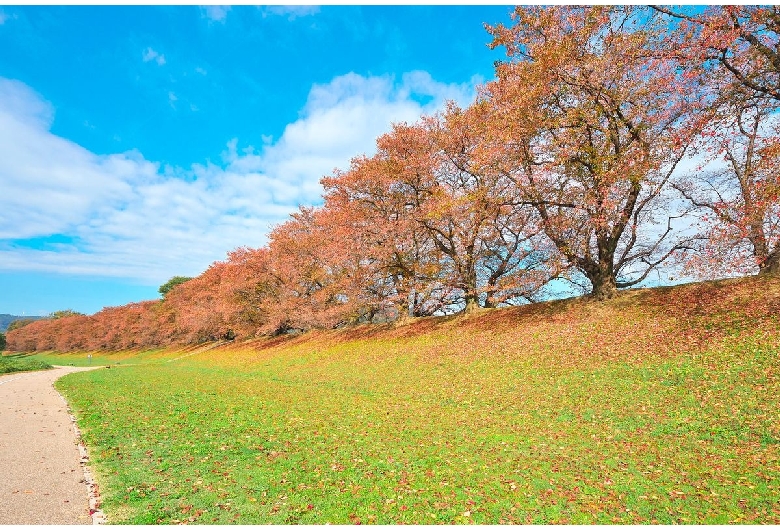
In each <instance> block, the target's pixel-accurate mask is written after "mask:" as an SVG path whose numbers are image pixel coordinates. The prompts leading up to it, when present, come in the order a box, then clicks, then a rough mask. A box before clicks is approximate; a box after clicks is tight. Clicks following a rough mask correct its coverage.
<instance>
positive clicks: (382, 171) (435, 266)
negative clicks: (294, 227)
mask: <svg viewBox="0 0 780 530" xmlns="http://www.w3.org/2000/svg"><path fill="white" fill-rule="evenodd" d="M403 127H404V126H401V125H399V126H397V127H396V128H395V129H394V132H391V133H388V134H386V135H383V136H382V137H380V138H379V139H378V140H377V147H378V152H377V153H376V154H375V155H374V156H372V157H366V156H360V157H356V158H354V159H353V160H352V163H351V166H350V168H349V169H348V170H347V171H337V172H336V173H335V174H334V175H333V176H331V177H327V178H323V179H322V181H321V182H322V184H323V187H324V188H325V191H326V193H325V208H326V209H327V210H329V211H332V212H337V215H339V216H340V217H341V218H342V219H343V220H344V226H345V227H348V229H347V230H345V231H344V233H343V238H344V241H345V242H348V244H350V245H351V246H352V247H353V248H356V249H359V252H360V253H361V254H362V256H363V259H364V266H365V267H367V268H369V269H370V270H371V271H372V278H373V281H372V286H373V288H374V289H375V290H376V294H377V296H379V297H381V298H382V299H384V300H386V301H387V302H389V303H391V304H392V305H393V307H394V313H395V315H392V316H391V318H392V317H393V316H394V317H396V318H400V319H404V318H406V317H408V316H415V317H419V316H427V315H431V314H434V313H435V312H437V311H441V310H442V309H443V308H444V307H445V306H447V305H448V304H449V303H450V301H451V294H452V293H451V288H449V287H448V286H447V285H445V284H444V282H442V281H441V280H442V275H443V270H442V262H441V260H440V259H439V255H438V251H437V249H436V246H435V244H434V242H433V241H432V240H431V238H430V237H429V235H428V234H427V233H426V232H425V231H423V230H421V229H420V226H419V224H418V223H416V222H415V220H414V219H413V218H412V217H411V216H410V215H409V214H408V213H409V209H410V208H412V207H413V204H414V200H415V199H414V198H413V196H414V194H415V189H417V188H418V187H419V186H418V182H417V180H416V179H412V180H411V181H408V180H407V181H406V182H402V181H400V180H398V179H397V178H396V177H397V175H398V174H399V172H401V171H403V168H407V169H408V168H409V167H415V166H416V165H417V164H423V165H427V163H428V162H427V160H425V158H424V156H420V155H421V154H424V153H423V152H422V151H421V149H419V145H418V144H417V142H416V140H415V136H414V134H405V133H406V132H407V131H406V129H405V128H403ZM402 130H403V132H399V131H402ZM408 132H410V133H411V132H412V131H408ZM400 136H404V141H403V142H398V141H397V140H398V137H400ZM421 171H422V170H421ZM407 174H409V175H410V176H412V177H414V175H415V172H414V171H411V172H409V171H407ZM418 175H420V176H421V175H422V173H418Z"/></svg>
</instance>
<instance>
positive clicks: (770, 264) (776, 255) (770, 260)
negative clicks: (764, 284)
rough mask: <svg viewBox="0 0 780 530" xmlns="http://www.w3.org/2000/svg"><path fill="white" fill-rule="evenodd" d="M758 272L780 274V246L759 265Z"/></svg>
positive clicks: (761, 273)
mask: <svg viewBox="0 0 780 530" xmlns="http://www.w3.org/2000/svg"><path fill="white" fill-rule="evenodd" d="M758 274H760V275H762V276H763V275H765V274H780V248H778V249H775V251H774V252H772V253H771V254H769V255H768V256H767V258H766V259H765V260H764V261H763V262H761V264H760V265H759V266H758Z"/></svg>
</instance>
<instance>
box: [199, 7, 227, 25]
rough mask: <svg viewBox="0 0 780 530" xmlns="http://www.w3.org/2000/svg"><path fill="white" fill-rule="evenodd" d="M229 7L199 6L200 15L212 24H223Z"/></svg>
mask: <svg viewBox="0 0 780 530" xmlns="http://www.w3.org/2000/svg"><path fill="white" fill-rule="evenodd" d="M228 11H230V6H200V14H201V17H203V18H208V19H209V20H213V21H214V22H222V23H223V24H224V23H225V19H226V18H227V14H228Z"/></svg>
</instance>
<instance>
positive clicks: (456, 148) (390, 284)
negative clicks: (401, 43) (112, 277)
mask: <svg viewBox="0 0 780 530" xmlns="http://www.w3.org/2000/svg"><path fill="white" fill-rule="evenodd" d="M513 21H514V24H513V25H511V26H504V25H501V24H499V25H497V26H492V27H490V26H488V31H489V32H490V34H491V35H492V36H493V39H494V40H493V43H492V46H493V47H497V46H503V47H504V48H505V49H506V51H507V56H508V60H506V61H504V62H500V63H498V64H497V65H496V80H495V81H493V82H490V83H488V84H487V85H485V86H483V87H481V89H480V91H479V94H478V97H477V99H476V101H475V102H474V103H473V104H472V105H470V106H469V107H467V108H465V109H462V108H459V107H458V106H456V105H455V104H454V103H450V104H448V105H447V106H446V108H445V109H444V110H443V111H442V112H440V113H438V114H436V115H434V116H427V117H423V118H422V119H421V120H419V121H418V122H416V123H413V124H406V123H405V124H396V125H395V126H393V128H392V130H391V131H390V132H388V133H387V134H385V135H383V136H381V137H380V138H379V139H378V140H377V144H376V153H375V154H373V155H371V156H358V157H356V158H354V159H353V160H352V162H351V165H350V166H349V168H347V169H344V170H337V171H335V172H334V174H332V175H330V176H328V177H326V178H323V179H322V185H323V187H324V190H325V194H324V205H323V206H321V207H317V208H302V209H301V210H300V211H299V212H297V213H295V214H293V215H292V216H291V218H290V219H289V220H288V221H287V222H285V223H284V224H282V225H280V226H278V227H276V228H275V229H274V230H273V232H272V233H271V234H270V237H269V244H268V245H267V247H265V248H261V249H248V248H239V249H237V250H235V251H233V252H231V253H229V254H228V258H227V260H226V261H224V262H217V263H214V264H212V265H211V266H210V267H209V268H208V270H206V271H205V272H204V273H203V274H202V275H201V276H199V277H197V278H194V279H191V280H189V281H186V282H184V283H181V284H179V285H177V286H175V287H174V288H172V289H170V290H169V291H168V292H167V293H166V294H165V296H164V299H163V300H161V301H149V302H141V303H137V304H129V305H127V306H123V307H114V308H106V309H104V310H103V311H100V312H98V313H97V314H95V315H93V316H69V317H66V318H61V319H57V320H49V321H41V322H35V323H33V324H30V325H29V326H25V327H24V328H22V329H18V330H14V331H13V332H11V333H9V334H8V345H9V347H10V348H11V349H16V350H35V349H38V350H40V349H57V350H72V349H97V348H108V349H121V348H129V347H139V346H152V345H161V344H170V343H192V342H198V341H204V340H214V339H220V338H222V339H230V338H234V337H242V338H246V337H253V336H257V335H262V334H266V335H273V334H279V333H283V332H285V331H289V330H295V329H310V328H312V327H325V328H332V327H335V326H339V325H343V324H348V323H354V322H378V321H389V320H395V319H398V318H406V317H409V316H424V315H433V314H443V313H452V312H456V311H462V310H469V309H471V308H475V307H478V306H481V307H497V306H502V305H508V304H516V303H522V302H526V301H533V300H537V299H540V298H544V297H546V296H547V297H548V296H551V295H552V293H551V291H550V286H551V285H560V281H561V280H566V281H569V282H572V283H574V284H580V285H583V286H584V288H585V290H586V291H588V292H589V293H590V294H591V295H592V296H594V297H595V298H597V299H605V298H609V297H611V296H612V295H613V294H614V293H615V292H616V290H617V289H619V288H625V287H629V286H632V285H636V284H638V283H640V282H642V281H644V280H645V279H647V278H648V275H649V274H650V273H651V271H653V270H656V269H657V268H658V267H661V266H663V267H667V268H668V269H669V270H671V269H672V268H674V267H677V268H683V269H684V270H683V272H685V273H696V274H699V275H703V276H717V275H723V274H749V273H756V272H757V273H778V272H780V237H779V236H780V233H779V231H780V226H779V223H780V200H779V196H780V194H779V188H780V186H779V182H778V167H779V166H778V161H779V160H778V150H779V149H780V143H779V142H778V121H777V110H778V105H780V84H779V82H780V53H779V52H778V50H780V44H779V43H778V31H780V12H778V9H777V8H776V7H756V6H718V7H711V8H707V9H702V8H690V9H688V10H687V11H685V10H683V11H675V10H671V9H668V8H647V7H620V6H599V7H588V8H584V7H548V8H544V7H524V8H517V9H516V10H515V12H514V16H513ZM691 161H694V162H691ZM553 280H558V282H555V283H553V284H551V282H552V281H553Z"/></svg>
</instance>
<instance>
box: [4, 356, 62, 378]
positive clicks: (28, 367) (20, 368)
mask: <svg viewBox="0 0 780 530" xmlns="http://www.w3.org/2000/svg"><path fill="white" fill-rule="evenodd" d="M49 368H51V365H50V364H49V363H46V362H44V361H42V360H40V359H38V358H35V357H30V356H27V355H21V354H11V355H0V375H2V374H10V373H13V372H33V371H37V370H48V369H49Z"/></svg>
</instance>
